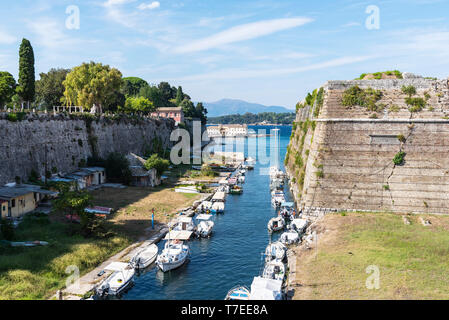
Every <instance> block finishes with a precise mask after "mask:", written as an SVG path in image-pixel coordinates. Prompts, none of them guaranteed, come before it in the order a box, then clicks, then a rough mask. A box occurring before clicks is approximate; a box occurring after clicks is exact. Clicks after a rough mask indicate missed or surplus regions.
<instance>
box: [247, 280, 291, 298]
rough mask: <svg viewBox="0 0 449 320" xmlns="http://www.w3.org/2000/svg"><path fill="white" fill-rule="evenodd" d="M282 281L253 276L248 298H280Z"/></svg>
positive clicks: (281, 295)
mask: <svg viewBox="0 0 449 320" xmlns="http://www.w3.org/2000/svg"><path fill="white" fill-rule="evenodd" d="M282 298H283V294H282V281H280V280H273V279H266V278H262V277H255V278H254V280H253V283H252V284H251V295H250V300H282Z"/></svg>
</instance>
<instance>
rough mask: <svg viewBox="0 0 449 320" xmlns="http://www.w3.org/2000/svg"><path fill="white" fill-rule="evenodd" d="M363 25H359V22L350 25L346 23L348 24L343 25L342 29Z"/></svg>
mask: <svg viewBox="0 0 449 320" xmlns="http://www.w3.org/2000/svg"><path fill="white" fill-rule="evenodd" d="M361 25H362V24H361V23H359V22H349V23H346V24H344V25H342V27H343V28H349V27H359V26H361Z"/></svg>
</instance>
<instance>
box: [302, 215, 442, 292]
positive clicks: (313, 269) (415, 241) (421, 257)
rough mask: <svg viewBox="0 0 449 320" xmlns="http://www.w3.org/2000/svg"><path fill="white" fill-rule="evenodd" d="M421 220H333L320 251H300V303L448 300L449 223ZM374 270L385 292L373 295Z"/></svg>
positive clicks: (322, 227)
mask: <svg viewBox="0 0 449 320" xmlns="http://www.w3.org/2000/svg"><path fill="white" fill-rule="evenodd" d="M427 218H428V219H429V220H430V221H431V222H432V226H430V227H424V226H422V225H421V224H420V223H419V221H418V217H413V216H412V217H410V220H411V222H412V224H411V225H405V224H404V223H403V221H402V218H401V216H398V215H393V214H359V213H348V214H347V215H346V216H342V215H330V216H327V217H326V218H325V220H324V221H323V222H321V223H320V224H319V225H318V226H317V228H318V230H321V231H323V230H326V231H325V232H324V233H322V234H321V235H320V236H319V242H318V254H316V250H305V251H304V250H298V251H299V256H298V260H297V272H298V273H297V283H298V286H297V288H296V294H295V299H448V298H449V292H448V290H447V288H448V287H449V277H448V276H447V274H448V272H449V264H448V263H447V261H448V260H449V217H436V216H430V217H427ZM369 265H376V266H378V267H379V269H380V289H379V290H368V289H367V288H366V285H365V282H366V279H367V277H368V276H369V274H367V273H366V272H365V270H366V268H367V267H368V266H369Z"/></svg>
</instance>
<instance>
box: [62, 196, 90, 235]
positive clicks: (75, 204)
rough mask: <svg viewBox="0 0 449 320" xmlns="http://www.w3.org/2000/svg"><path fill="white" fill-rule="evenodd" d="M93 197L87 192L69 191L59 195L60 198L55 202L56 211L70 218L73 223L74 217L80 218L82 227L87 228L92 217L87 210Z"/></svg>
mask: <svg viewBox="0 0 449 320" xmlns="http://www.w3.org/2000/svg"><path fill="white" fill-rule="evenodd" d="M91 200H92V197H91V195H90V194H89V193H88V192H87V191H67V190H65V191H64V192H62V193H60V194H59V198H58V199H57V200H55V201H54V207H55V209H56V210H57V211H58V212H60V213H62V214H64V215H65V216H66V215H68V216H70V221H73V218H74V216H76V215H77V216H78V217H80V220H81V227H82V228H85V227H86V226H87V225H88V223H89V219H90V218H91V216H90V215H89V214H87V213H86V212H85V211H84V209H86V208H87V207H88V206H89V205H90V204H91Z"/></svg>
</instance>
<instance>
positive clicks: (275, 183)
mask: <svg viewBox="0 0 449 320" xmlns="http://www.w3.org/2000/svg"><path fill="white" fill-rule="evenodd" d="M283 188H284V181H283V180H281V179H274V180H271V182H270V190H278V189H283Z"/></svg>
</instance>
